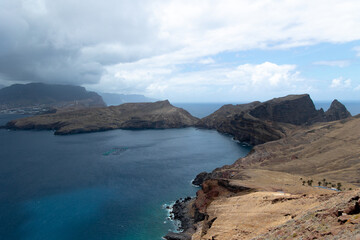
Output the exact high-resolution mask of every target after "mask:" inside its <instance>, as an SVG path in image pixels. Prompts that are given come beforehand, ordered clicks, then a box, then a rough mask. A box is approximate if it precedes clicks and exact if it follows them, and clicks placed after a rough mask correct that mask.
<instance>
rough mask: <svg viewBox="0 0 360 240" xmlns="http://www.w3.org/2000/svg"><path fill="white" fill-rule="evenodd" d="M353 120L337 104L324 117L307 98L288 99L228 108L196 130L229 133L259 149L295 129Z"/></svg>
mask: <svg viewBox="0 0 360 240" xmlns="http://www.w3.org/2000/svg"><path fill="white" fill-rule="evenodd" d="M349 116H351V114H350V113H349V112H348V111H347V110H346V108H345V107H344V106H343V105H342V104H341V103H339V102H338V101H334V102H333V104H332V107H330V109H329V110H328V111H327V112H326V113H324V111H323V110H322V109H320V110H316V109H315V106H314V103H313V101H312V100H311V98H310V96H309V95H308V94H302V95H289V96H286V97H281V98H274V99H272V100H269V101H266V102H263V103H261V102H252V103H249V104H240V105H225V106H223V107H221V108H220V109H219V110H217V111H216V112H214V113H213V114H211V115H209V116H207V117H205V118H202V119H201V120H200V121H199V122H198V123H197V126H198V127H200V128H211V129H216V130H218V131H219V132H222V133H228V134H231V135H233V136H234V138H235V139H237V140H239V141H242V142H247V143H250V144H252V145H258V144H262V143H266V142H269V141H274V140H278V139H280V138H282V137H284V136H285V135H286V132H287V130H288V129H289V128H293V127H291V126H290V127H289V125H288V124H292V125H310V124H313V123H316V122H326V121H333V120H340V119H344V118H347V117H349Z"/></svg>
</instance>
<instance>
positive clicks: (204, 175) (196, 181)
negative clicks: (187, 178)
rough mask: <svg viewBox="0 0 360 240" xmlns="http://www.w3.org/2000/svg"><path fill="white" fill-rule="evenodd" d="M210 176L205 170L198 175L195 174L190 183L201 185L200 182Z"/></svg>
mask: <svg viewBox="0 0 360 240" xmlns="http://www.w3.org/2000/svg"><path fill="white" fill-rule="evenodd" d="M209 177H210V173H207V172H201V173H199V174H198V175H196V177H195V179H194V180H193V181H192V184H194V185H196V186H201V184H202V183H203V182H204V181H206V180H208V179H209Z"/></svg>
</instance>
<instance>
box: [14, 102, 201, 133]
mask: <svg viewBox="0 0 360 240" xmlns="http://www.w3.org/2000/svg"><path fill="white" fill-rule="evenodd" d="M197 120H198V119H197V118H195V117H193V116H191V115H190V114H189V113H188V112H187V111H185V110H183V109H181V108H176V107H174V106H172V105H171V104H170V103H169V101H159V102H155V103H126V104H122V105H119V106H111V107H104V108H93V109H86V110H78V111H71V112H62V113H56V114H47V115H40V116H34V117H29V118H22V119H18V120H13V121H11V122H9V123H8V124H7V127H8V128H10V129H53V130H56V132H55V134H74V133H84V132H95V131H103V130H111V129H119V128H121V129H149V128H181V127H188V126H192V125H194V124H195V123H196V122H197Z"/></svg>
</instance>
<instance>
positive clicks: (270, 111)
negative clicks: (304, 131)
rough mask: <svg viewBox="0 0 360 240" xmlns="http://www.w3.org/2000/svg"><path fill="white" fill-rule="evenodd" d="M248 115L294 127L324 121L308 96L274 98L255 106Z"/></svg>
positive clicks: (321, 114) (320, 112)
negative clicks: (289, 124)
mask: <svg viewBox="0 0 360 240" xmlns="http://www.w3.org/2000/svg"><path fill="white" fill-rule="evenodd" d="M249 113H250V115H252V116H254V117H256V118H258V119H262V120H269V121H272V122H284V123H291V124H294V125H303V124H311V123H313V122H320V121H322V120H324V119H323V111H321V110H316V109H315V105H314V103H313V101H312V100H311V98H310V96H309V95H308V94H303V95H288V96H286V97H281V98H274V99H272V100H269V101H266V102H264V103H262V104H260V105H258V106H256V107H255V108H253V109H251V110H250V112H249Z"/></svg>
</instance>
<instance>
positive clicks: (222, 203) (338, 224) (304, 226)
mask: <svg viewBox="0 0 360 240" xmlns="http://www.w3.org/2000/svg"><path fill="white" fill-rule="evenodd" d="M359 196H360V191H348V192H341V193H326V194H324V193H323V194H300V195H294V194H288V193H281V192H266V191H264V192H254V193H250V194H246V195H240V196H231V197H227V198H218V199H216V200H214V201H213V202H212V203H211V205H210V206H209V207H208V209H207V214H208V218H207V220H206V221H203V222H200V223H198V224H197V231H196V232H195V234H193V237H192V239H193V240H208V239H214V240H245V239H258V240H260V239H261V240H268V239H273V240H280V239H357V238H356V236H357V237H360V228H359V224H360V207H359V204H360V201H359ZM209 226H210V228H209Z"/></svg>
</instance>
